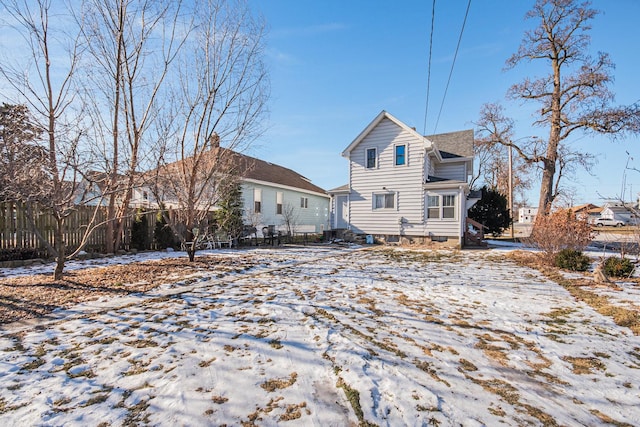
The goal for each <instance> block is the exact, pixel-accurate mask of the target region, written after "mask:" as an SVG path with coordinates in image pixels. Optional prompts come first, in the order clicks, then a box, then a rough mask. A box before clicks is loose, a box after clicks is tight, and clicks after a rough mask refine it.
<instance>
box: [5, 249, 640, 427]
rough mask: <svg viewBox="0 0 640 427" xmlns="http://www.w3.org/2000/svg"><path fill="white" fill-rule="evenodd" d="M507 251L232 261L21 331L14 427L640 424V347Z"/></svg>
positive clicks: (269, 255) (320, 252)
mask: <svg viewBox="0 0 640 427" xmlns="http://www.w3.org/2000/svg"><path fill="white" fill-rule="evenodd" d="M507 250H509V248H504V249H493V250H488V251H463V252H460V251H438V252H432V251H423V252H416V251H408V250H402V249H389V248H386V249H381V248H376V249H373V250H370V249H368V250H358V249H349V248H329V247H315V248H311V247H309V248H287V249H282V248H279V249H273V250H264V249H256V250H251V251H226V252H224V251H222V253H226V254H227V255H228V256H230V257H235V258H236V262H237V267H238V268H237V269H235V270H234V271H231V272H230V271H228V269H226V270H224V271H222V270H221V271H215V270H212V271H211V272H210V274H207V275H206V276H203V277H198V278H192V279H190V280H187V281H185V282H182V283H173V284H167V285H166V286H163V287H161V288H158V289H155V290H154V291H153V292H151V293H148V294H140V295H134V296H128V297H122V298H116V299H110V300H102V301H97V302H92V303H87V304H84V305H80V306H78V307H75V308H73V309H72V310H68V311H65V312H58V313H56V317H55V318H54V319H52V320H47V321H44V320H41V321H38V322H31V323H28V324H22V325H5V326H4V327H3V328H1V329H0V382H1V384H2V387H1V388H0V425H3V426H4V425H20V426H25V425H56V426H62V425H65V426H68V425H78V426H85V425H103V426H107V425H116V426H119V425H139V424H151V425H167V426H174V425H189V426H198V425H225V424H226V425H266V426H270V425H291V426H309V425H315V426H344V425H357V424H364V423H372V424H375V425H380V426H382V425H385V426H400V425H419V426H422V425H439V426H449V425H451V426H453V425H456V426H457V425H463V426H481V425H487V426H495V425H506V426H521V425H566V426H582V425H609V424H613V425H623V426H624V425H629V426H633V425H640V337H638V336H634V335H633V334H632V333H631V331H630V330H629V329H627V328H624V327H620V326H617V325H616V324H615V323H614V322H613V321H612V319H611V318H609V317H606V316H602V315H600V314H598V313H597V312H596V311H594V310H593V309H592V308H590V307H589V306H587V305H586V304H584V303H582V302H579V301H576V300H575V299H574V298H573V297H572V296H571V295H570V294H569V293H568V292H567V291H566V290H565V289H564V288H563V287H561V286H559V285H558V284H556V283H554V282H551V281H549V280H547V279H546V278H544V277H543V276H542V275H541V274H540V273H539V272H537V271H536V270H532V269H527V268H523V267H519V266H517V265H515V264H514V263H512V262H510V261H508V260H505V258H504V253H505V251H507ZM216 253H221V251H216ZM173 255H182V256H184V254H180V253H176V254H173ZM145 256H147V257H151V256H153V255H145ZM247 257H251V258H252V259H254V260H255V257H260V259H262V260H263V262H262V263H261V264H259V265H258V266H257V267H255V266H253V265H254V263H253V262H252V264H251V265H252V266H253V267H252V268H249V269H245V268H243V262H245V260H246V259H247ZM131 258H132V260H135V259H136V258H135V257H131ZM77 268H82V264H81V263H78V265H77ZM15 273H20V271H17V270H16V271H15ZM619 285H620V286H621V288H622V290H621V291H612V290H610V289H607V288H593V291H594V292H602V293H603V294H606V295H607V296H608V297H609V298H612V299H615V300H617V301H619V302H620V303H621V304H624V305H625V306H631V307H635V308H636V309H640V292H639V290H638V289H636V286H635V285H634V284H631V283H619Z"/></svg>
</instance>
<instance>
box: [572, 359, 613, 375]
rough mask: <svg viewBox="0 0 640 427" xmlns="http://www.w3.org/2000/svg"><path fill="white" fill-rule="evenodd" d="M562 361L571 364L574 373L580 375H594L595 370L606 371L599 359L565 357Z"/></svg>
mask: <svg viewBox="0 0 640 427" xmlns="http://www.w3.org/2000/svg"><path fill="white" fill-rule="evenodd" d="M562 360H564V361H565V362H569V363H571V366H572V371H573V373H574V374H578V375H582V374H592V373H593V371H594V370H595V369H597V370H599V371H604V370H605V369H606V366H605V364H604V363H602V361H601V360H600V359H598V358H597V357H571V356H564V357H563V358H562Z"/></svg>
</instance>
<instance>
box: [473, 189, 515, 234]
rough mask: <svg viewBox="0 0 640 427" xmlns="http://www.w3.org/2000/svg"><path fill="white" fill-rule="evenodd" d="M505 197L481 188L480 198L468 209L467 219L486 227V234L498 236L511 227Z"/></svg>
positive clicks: (494, 191)
mask: <svg viewBox="0 0 640 427" xmlns="http://www.w3.org/2000/svg"><path fill="white" fill-rule="evenodd" d="M507 204H508V203H507V197H506V196H505V195H503V194H500V193H499V192H498V191H497V190H495V189H492V188H487V187H486V186H485V187H482V198H481V199H480V200H478V201H477V202H476V204H475V205H473V206H472V207H471V209H469V213H468V215H469V218H471V219H473V220H474V221H478V222H479V223H480V224H482V225H484V226H485V227H486V231H487V233H491V234H492V235H493V237H497V236H499V235H500V234H501V233H502V232H503V231H504V230H505V229H506V228H508V227H509V226H510V225H511V216H510V215H509V207H508V206H507Z"/></svg>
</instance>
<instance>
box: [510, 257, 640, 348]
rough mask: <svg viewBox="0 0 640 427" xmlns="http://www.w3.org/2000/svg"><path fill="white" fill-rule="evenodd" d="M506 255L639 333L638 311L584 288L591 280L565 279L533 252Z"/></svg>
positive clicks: (639, 313) (620, 324) (639, 317)
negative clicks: (613, 302) (617, 304)
mask: <svg viewBox="0 0 640 427" xmlns="http://www.w3.org/2000/svg"><path fill="white" fill-rule="evenodd" d="M508 257H510V258H511V259H512V260H514V261H516V262H517V263H518V264H520V265H523V266H526V267H529V268H535V269H537V270H539V271H540V272H541V273H542V274H544V275H545V276H546V277H547V278H548V279H549V280H552V281H554V282H556V283H558V284H559V285H560V286H562V287H563V288H565V289H566V290H567V291H569V293H570V294H571V295H572V296H573V297H574V298H575V299H576V300H578V301H582V302H584V303H586V304H588V305H589V306H590V307H591V308H593V309H594V310H596V311H597V312H598V313H600V314H601V315H603V316H607V317H611V318H612V319H613V321H614V322H615V323H616V324H617V325H618V326H622V327H626V328H629V329H631V331H632V332H633V333H634V335H640V311H639V310H632V309H628V308H624V307H619V306H616V305H614V304H612V303H611V302H610V300H609V298H608V297H606V296H603V295H599V294H597V293H595V292H592V291H589V290H588V289H586V288H587V287H589V286H593V285H594V282H593V281H591V280H585V279H567V278H565V277H564V276H562V275H561V274H560V272H559V270H558V269H557V268H554V267H550V266H548V265H547V264H545V263H544V260H543V259H542V258H541V257H539V256H537V255H536V254H535V253H529V252H523V251H514V252H512V253H511V254H509V255H508ZM556 324H557V322H556Z"/></svg>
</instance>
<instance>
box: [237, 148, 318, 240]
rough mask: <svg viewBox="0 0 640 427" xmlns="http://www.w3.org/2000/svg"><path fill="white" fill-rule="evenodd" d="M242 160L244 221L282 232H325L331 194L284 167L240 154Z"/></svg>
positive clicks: (258, 227) (257, 226) (260, 227)
mask: <svg viewBox="0 0 640 427" xmlns="http://www.w3.org/2000/svg"><path fill="white" fill-rule="evenodd" d="M237 156H238V161H240V162H242V163H243V164H244V165H245V167H243V170H244V172H243V173H242V175H243V178H242V199H243V203H244V222H245V224H251V225H253V226H255V227H256V228H257V229H258V234H259V235H260V234H261V230H262V228H263V227H265V226H269V225H271V226H273V227H274V228H275V229H276V230H279V231H282V232H283V233H287V232H292V233H307V232H308V233H322V232H323V231H324V230H326V229H328V227H329V201H330V197H329V195H328V194H327V192H326V191H325V190H323V189H322V188H320V187H318V186H317V185H314V184H313V183H311V181H309V179H307V178H305V177H304V176H302V175H300V174H298V173H297V172H295V171H293V170H291V169H287V168H285V167H282V166H279V165H276V164H273V163H269V162H265V161H263V160H259V159H255V158H252V157H249V156H245V155H242V154H237Z"/></svg>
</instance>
